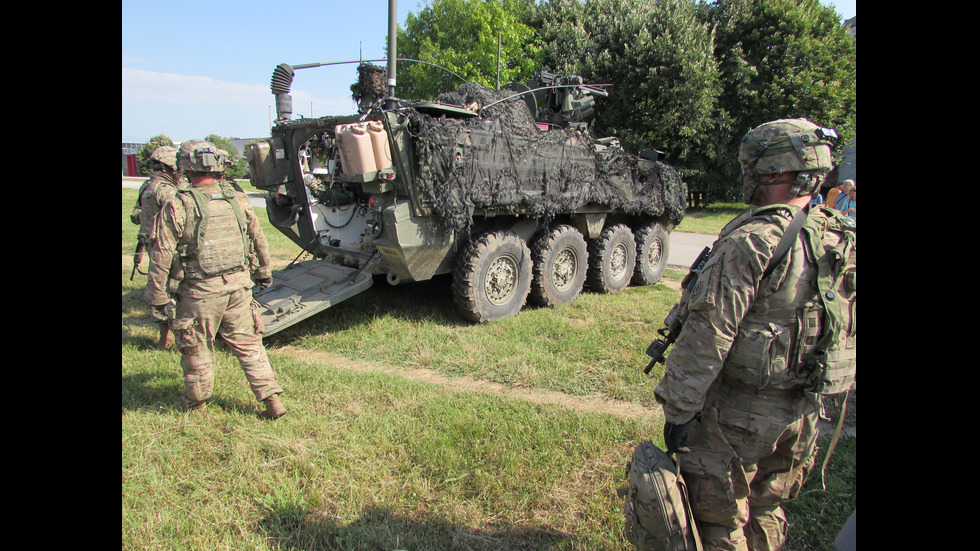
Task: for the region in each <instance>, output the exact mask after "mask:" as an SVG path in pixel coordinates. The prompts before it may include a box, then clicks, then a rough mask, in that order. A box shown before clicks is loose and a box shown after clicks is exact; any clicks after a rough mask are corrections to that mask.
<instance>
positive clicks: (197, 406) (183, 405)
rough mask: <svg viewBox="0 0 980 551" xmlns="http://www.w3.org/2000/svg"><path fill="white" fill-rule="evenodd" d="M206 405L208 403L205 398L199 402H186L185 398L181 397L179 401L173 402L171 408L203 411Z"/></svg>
mask: <svg viewBox="0 0 980 551" xmlns="http://www.w3.org/2000/svg"><path fill="white" fill-rule="evenodd" d="M207 407H208V403H207V401H205V400H201V401H200V402H188V401H187V398H181V399H180V401H178V402H175V403H174V405H173V408H174V409H175V410H177V411H204V410H205V409H206V408H207Z"/></svg>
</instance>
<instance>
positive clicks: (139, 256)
mask: <svg viewBox="0 0 980 551" xmlns="http://www.w3.org/2000/svg"><path fill="white" fill-rule="evenodd" d="M144 247H145V245H144V244H143V240H142V239H137V240H136V252H135V253H134V254H133V273H131V274H129V280H130V281H132V280H133V278H134V277H136V270H138V269H139V267H140V262H143V248H144ZM140 273H141V274H143V272H140ZM143 275H146V274H143Z"/></svg>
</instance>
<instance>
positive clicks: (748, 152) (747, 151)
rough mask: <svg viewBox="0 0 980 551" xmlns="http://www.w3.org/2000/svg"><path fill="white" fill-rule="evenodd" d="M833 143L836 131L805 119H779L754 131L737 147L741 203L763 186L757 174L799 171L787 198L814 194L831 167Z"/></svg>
mask: <svg viewBox="0 0 980 551" xmlns="http://www.w3.org/2000/svg"><path fill="white" fill-rule="evenodd" d="M836 140H837V132H836V131H834V130H833V129H831V128H822V127H819V126H817V125H816V124H813V123H812V122H810V121H808V120H806V119H779V120H775V121H771V122H767V123H765V124H761V125H759V126H757V127H755V128H753V129H752V130H750V131H749V133H748V134H746V135H745V136H743V137H742V141H741V143H740V144H739V148H738V161H739V163H740V164H741V165H742V176H741V180H742V194H743V200H744V201H745V202H746V203H749V202H750V201H751V200H752V194H753V193H755V189H756V188H757V187H758V186H760V185H766V184H765V183H764V182H763V181H762V180H761V179H760V178H759V176H760V175H765V174H781V173H783V172H799V175H798V176H797V177H796V179H795V180H794V181H793V187H792V188H791V189H790V192H789V196H790V197H798V196H800V195H809V194H811V193H813V192H814V191H815V190H816V189H818V188H819V187H820V184H821V183H822V182H823V180H824V178H825V177H826V176H827V173H828V172H830V170H831V169H832V168H833V159H832V157H831V148H832V147H833V145H834V142H835V141H836Z"/></svg>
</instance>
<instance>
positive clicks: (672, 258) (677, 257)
mask: <svg viewBox="0 0 980 551" xmlns="http://www.w3.org/2000/svg"><path fill="white" fill-rule="evenodd" d="M142 183H143V181H142V180H139V181H133V180H123V181H122V187H124V188H131V189H139V187H140V184H142ZM249 199H251V201H252V205H254V206H256V207H260V208H265V199H264V198H262V197H256V196H249ZM715 237H716V236H714V235H703V234H700V233H683V232H673V233H671V234H670V254H669V256H668V258H667V265H668V266H670V267H671V268H677V269H683V270H687V269H689V268H690V267H691V264H694V259H696V258H697V257H698V255H699V254H701V251H702V250H704V248H705V247H710V246H711V244H712V243H714V242H715Z"/></svg>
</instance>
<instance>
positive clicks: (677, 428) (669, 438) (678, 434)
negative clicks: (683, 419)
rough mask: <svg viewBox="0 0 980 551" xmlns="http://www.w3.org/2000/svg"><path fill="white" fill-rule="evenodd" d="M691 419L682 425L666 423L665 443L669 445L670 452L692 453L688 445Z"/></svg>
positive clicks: (668, 450)
mask: <svg viewBox="0 0 980 551" xmlns="http://www.w3.org/2000/svg"><path fill="white" fill-rule="evenodd" d="M691 421H693V419H691ZM691 421H688V422H687V423H684V424H682V425H675V424H673V423H664V444H665V445H666V446H667V453H668V454H672V453H690V451H691V448H689V447H687V428H688V427H689V426H690V425H691Z"/></svg>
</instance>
